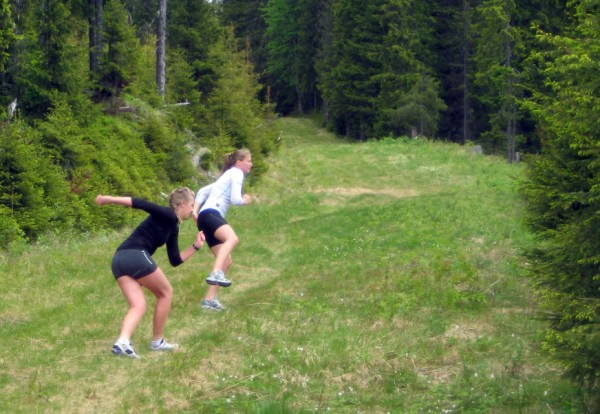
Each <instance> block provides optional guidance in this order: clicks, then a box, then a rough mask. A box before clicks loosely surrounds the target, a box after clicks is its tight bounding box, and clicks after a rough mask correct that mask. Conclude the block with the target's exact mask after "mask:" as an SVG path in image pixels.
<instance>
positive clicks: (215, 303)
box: [202, 298, 227, 311]
mask: <svg viewBox="0 0 600 414" xmlns="http://www.w3.org/2000/svg"><path fill="white" fill-rule="evenodd" d="M202 307H203V308H204V309H210V310H215V311H222V310H225V309H227V308H226V307H225V306H223V305H221V302H219V299H217V298H214V299H213V300H206V299H204V300H203V301H202Z"/></svg>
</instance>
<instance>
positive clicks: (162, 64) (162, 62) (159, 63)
mask: <svg viewBox="0 0 600 414" xmlns="http://www.w3.org/2000/svg"><path fill="white" fill-rule="evenodd" d="M166 45H167V0H160V10H159V16H158V39H157V44H156V84H157V85H158V93H160V96H162V97H163V98H164V97H165V95H166V92H167V86H166V85H167V58H166V54H167V53H166V48H167V46H166Z"/></svg>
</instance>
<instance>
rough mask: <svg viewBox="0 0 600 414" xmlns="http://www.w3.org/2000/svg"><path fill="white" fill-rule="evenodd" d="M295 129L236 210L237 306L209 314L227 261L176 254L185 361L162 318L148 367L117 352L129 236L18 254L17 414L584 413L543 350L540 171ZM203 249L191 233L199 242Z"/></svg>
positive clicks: (304, 125) (8, 295) (175, 313)
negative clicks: (165, 344)
mask: <svg viewBox="0 0 600 414" xmlns="http://www.w3.org/2000/svg"><path fill="white" fill-rule="evenodd" d="M278 122H280V129H281V130H282V145H281V149H280V151H279V152H278V154H276V156H273V158H272V159H271V160H270V170H269V173H268V174H267V176H266V177H264V179H262V180H261V181H260V182H259V183H258V184H256V185H255V186H254V187H253V188H250V189H249V191H250V192H251V193H252V194H254V195H255V198H256V200H257V202H256V203H255V204H253V205H250V206H246V207H244V208H235V207H234V208H232V209H231V210H230V213H229V215H228V220H229V221H230V223H231V224H232V225H233V226H234V228H235V229H236V231H237V232H238V235H239V236H240V238H241V241H242V242H241V244H240V246H239V247H238V249H237V250H236V253H235V255H234V260H235V263H234V266H233V268H232V272H231V275H230V277H231V279H232V280H233V281H234V284H233V286H232V287H231V288H228V289H223V290H222V291H221V294H220V299H221V301H222V302H223V303H224V304H225V305H226V306H228V307H229V310H228V311H227V312H222V313H211V312H207V311H203V310H202V309H201V308H200V306H199V302H200V299H201V298H202V296H203V295H204V292H205V289H206V285H205V283H204V278H205V276H206V274H207V272H208V270H210V268H211V263H212V256H211V255H210V253H209V251H208V250H207V249H206V250H202V251H200V252H199V253H197V254H196V256H195V257H194V258H193V259H192V260H191V261H190V262H187V263H185V264H183V265H182V266H180V267H178V268H174V269H173V268H170V267H169V265H168V261H167V259H166V254H165V252H164V249H161V250H159V252H157V255H156V258H157V261H158V263H159V264H160V265H161V266H162V267H163V269H164V270H165V272H166V273H167V275H168V277H169V279H170V280H171V283H172V284H173V286H174V288H175V300H174V306H173V310H172V314H171V317H170V320H169V325H168V327H167V333H166V337H167V339H168V340H172V341H177V342H179V343H180V344H182V350H181V351H180V352H178V353H175V354H156V353H151V352H150V351H149V350H148V341H149V338H150V333H151V312H149V313H148V314H147V315H146V317H145V318H144V320H143V321H142V324H141V325H140V327H139V328H138V331H137V332H136V334H135V336H134V338H133V339H134V341H135V344H136V347H137V350H138V352H139V353H140V354H141V355H142V357H143V359H142V360H140V361H131V360H124V359H119V358H115V357H114V356H112V355H111V354H110V352H109V351H110V347H111V346H112V343H113V341H114V340H115V338H116V335H117V333H118V330H119V326H120V323H121V319H122V317H123V315H124V312H125V310H126V305H125V301H124V299H123V297H122V295H121V293H120V291H119V289H118V287H117V285H116V284H115V282H114V280H113V278H112V276H111V273H110V259H111V256H112V253H113V251H114V249H115V248H116V247H117V246H118V244H119V243H120V242H121V241H122V239H123V238H124V237H125V236H126V235H127V232H120V233H114V234H108V235H91V236H89V237H87V238H86V239H85V240H53V241H52V240H51V241H46V242H44V243H40V244H38V245H35V246H32V248H31V249H28V251H26V252H25V253H24V254H23V255H21V256H19V257H14V256H10V255H4V256H0V267H1V268H0V270H1V276H0V279H1V280H0V282H1V286H2V301H1V303H0V330H1V332H2V335H1V336H0V348H1V349H2V352H1V353H0V410H1V411H2V412H10V413H106V412H114V413H129V412H135V413H138V412H148V413H162V412H178V413H311V412H335V413H428V412H431V413H459V412H460V413H540V412H553V413H576V412H581V411H579V410H580V408H581V405H580V404H581V402H580V401H579V400H578V397H577V395H578V394H577V390H576V389H574V388H573V387H572V386H571V385H570V384H569V383H567V382H565V381H562V380H561V379H560V377H559V376H558V374H559V371H558V368H557V367H556V366H554V365H553V364H552V363H550V362H549V361H548V360H547V359H546V358H545V357H544V355H543V354H542V353H540V352H539V343H538V333H539V332H540V329H541V328H542V327H543V325H542V324H541V323H540V322H539V321H537V320H536V318H535V317H534V316H535V306H534V300H533V299H534V298H533V297H532V295H531V294H530V291H529V289H528V286H527V281H526V278H525V276H524V275H525V270H526V263H524V260H523V258H522V257H521V254H520V252H521V250H522V249H523V248H524V247H525V246H528V245H530V244H531V243H532V240H531V237H530V235H529V234H528V232H527V231H525V229H524V228H523V226H522V224H521V216H522V205H521V201H520V200H519V197H518V195H517V192H516V188H517V183H518V180H519V179H520V177H521V176H522V167H521V166H520V165H507V164H506V163H505V162H504V161H503V160H501V159H496V158H493V157H483V156H480V155H475V154H471V152H470V151H469V148H468V147H459V146H456V145H452V144H446V143H438V142H428V141H423V140H411V141H402V140H397V141H393V140H383V141H380V142H366V143H351V142H346V141H344V140H341V139H339V138H336V137H334V136H332V135H331V134H328V133H326V132H325V131H324V130H322V129H320V128H319V127H318V126H317V125H316V124H315V123H314V122H312V121H311V120H308V119H282V120H280V121H278ZM105 208H106V207H105ZM142 218H143V217H142V214H140V220H141V219H142ZM193 238H194V227H193V225H192V223H191V222H186V223H184V225H183V226H182V231H181V239H180V243H181V245H182V246H185V245H187V244H188V243H191V242H192V241H193ZM148 299H149V303H150V304H152V305H153V303H154V301H153V300H152V298H150V296H148Z"/></svg>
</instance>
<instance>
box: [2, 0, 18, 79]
mask: <svg viewBox="0 0 600 414" xmlns="http://www.w3.org/2000/svg"><path fill="white" fill-rule="evenodd" d="M16 38H17V36H16V33H15V23H14V21H13V19H12V13H11V11H10V5H9V3H8V0H2V1H0V72H4V70H5V67H6V62H7V61H8V59H9V57H10V54H9V50H10V48H11V47H12V45H13V44H14V43H15V41H16ZM0 79H1V78H0Z"/></svg>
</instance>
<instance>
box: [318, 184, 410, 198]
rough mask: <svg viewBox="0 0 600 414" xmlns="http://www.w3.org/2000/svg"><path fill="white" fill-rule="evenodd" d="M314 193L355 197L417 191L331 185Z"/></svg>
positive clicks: (401, 194) (402, 193)
mask: <svg viewBox="0 0 600 414" xmlns="http://www.w3.org/2000/svg"><path fill="white" fill-rule="evenodd" d="M315 192H316V193H331V194H336V195H341V196H346V197H355V196H360V195H365V194H366V195H385V196H390V197H397V198H405V197H417V196H419V195H420V194H419V192H417V191H416V190H413V189H411V188H378V189H374V188H365V187H333V188H318V189H316V190H315Z"/></svg>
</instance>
